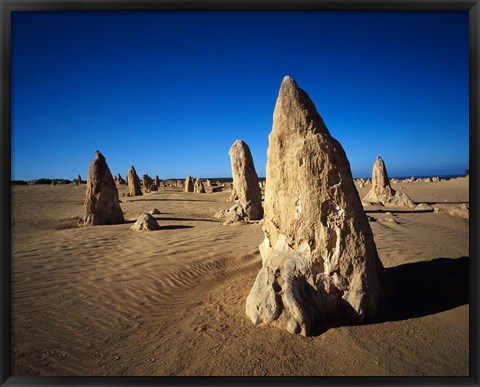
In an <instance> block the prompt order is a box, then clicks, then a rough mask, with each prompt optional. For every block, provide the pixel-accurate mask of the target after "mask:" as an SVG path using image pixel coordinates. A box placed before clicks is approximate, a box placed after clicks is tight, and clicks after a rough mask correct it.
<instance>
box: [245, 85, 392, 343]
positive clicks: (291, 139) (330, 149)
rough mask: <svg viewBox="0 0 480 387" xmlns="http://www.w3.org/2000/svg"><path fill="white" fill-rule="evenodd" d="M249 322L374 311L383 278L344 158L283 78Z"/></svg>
mask: <svg viewBox="0 0 480 387" xmlns="http://www.w3.org/2000/svg"><path fill="white" fill-rule="evenodd" d="M267 157H268V161H267V170H266V188H265V217H264V225H263V230H264V233H265V239H264V242H263V243H262V244H261V245H260V246H259V248H260V254H261V256H262V268H261V270H260V271H259V273H258V275H257V277H256V280H255V283H254V285H253V287H252V289H251V291H250V294H249V295H248V298H247V302H246V313H247V315H248V316H249V318H250V319H251V321H252V322H253V323H254V324H258V323H261V322H263V323H265V324H272V325H274V326H278V327H281V328H285V329H287V330H288V331H289V332H291V333H301V334H303V335H310V334H312V333H314V332H315V331H316V329H317V328H318V324H319V323H321V322H322V321H323V320H326V319H328V318H330V317H333V318H336V317H346V316H347V317H351V318H353V319H354V320H356V321H365V320H367V319H370V318H373V317H374V316H375V315H376V314H377V313H378V312H379V311H380V309H381V307H382V305H383V303H384V298H385V294H386V292H385V287H386V286H387V284H388V281H387V277H386V274H385V270H384V268H383V265H382V263H381V261H380V259H379V257H378V254H377V250H376V246H375V242H374V239H373V233H372V230H371V228H370V225H369V223H368V219H367V216H366V214H365V212H364V210H363V207H362V204H361V200H360V197H359V196H358V192H357V190H356V188H355V185H354V182H353V179H352V174H351V171H350V164H349V162H348V159H347V157H346V155H345V152H344V150H343V148H342V146H341V145H340V143H339V142H338V141H336V140H335V139H334V138H333V137H331V135H330V133H329V131H328V129H327V128H326V126H325V124H324V122H323V120H322V118H321V117H320V115H319V114H318V113H317V110H316V108H315V106H314V104H313V102H312V101H311V100H310V98H309V97H308V96H307V94H306V93H305V92H304V91H303V90H301V89H300V88H299V87H298V86H297V84H296V83H295V81H294V80H293V79H292V78H290V77H285V78H284V79H283V82H282V85H281V87H280V92H279V96H278V99H277V103H276V106H275V111H274V116H273V127H272V131H271V133H270V136H269V147H268V152H267Z"/></svg>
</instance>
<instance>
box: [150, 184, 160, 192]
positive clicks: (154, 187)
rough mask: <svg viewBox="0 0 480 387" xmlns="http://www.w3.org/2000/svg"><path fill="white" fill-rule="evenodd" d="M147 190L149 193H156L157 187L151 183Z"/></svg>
mask: <svg viewBox="0 0 480 387" xmlns="http://www.w3.org/2000/svg"><path fill="white" fill-rule="evenodd" d="M148 190H149V191H150V192H156V191H158V185H156V184H155V183H153V184H152V185H151V186H150V188H149V189H148Z"/></svg>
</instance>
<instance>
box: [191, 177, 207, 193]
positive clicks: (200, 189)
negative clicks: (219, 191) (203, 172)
mask: <svg viewBox="0 0 480 387" xmlns="http://www.w3.org/2000/svg"><path fill="white" fill-rule="evenodd" d="M193 192H195V193H206V192H207V191H205V186H204V185H203V182H202V181H201V180H200V179H199V178H197V179H196V180H195V184H194V185H193Z"/></svg>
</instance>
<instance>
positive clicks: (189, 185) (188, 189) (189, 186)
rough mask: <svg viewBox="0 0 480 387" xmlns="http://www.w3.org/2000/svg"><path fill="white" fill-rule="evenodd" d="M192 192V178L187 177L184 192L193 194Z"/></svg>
mask: <svg viewBox="0 0 480 387" xmlns="http://www.w3.org/2000/svg"><path fill="white" fill-rule="evenodd" d="M193 191H194V186H193V177H192V176H187V178H186V179H185V192H193Z"/></svg>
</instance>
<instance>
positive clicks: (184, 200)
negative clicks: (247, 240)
mask: <svg viewBox="0 0 480 387" xmlns="http://www.w3.org/2000/svg"><path fill="white" fill-rule="evenodd" d="M217 201H218V200H202V199H199V200H194V199H169V198H163V199H135V200H125V203H132V202H207V203H216V202H217Z"/></svg>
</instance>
